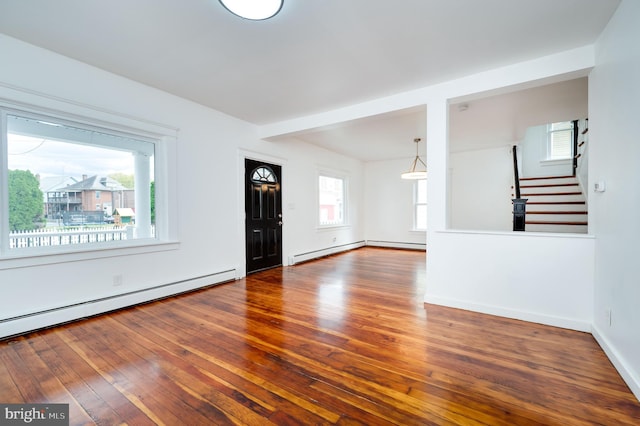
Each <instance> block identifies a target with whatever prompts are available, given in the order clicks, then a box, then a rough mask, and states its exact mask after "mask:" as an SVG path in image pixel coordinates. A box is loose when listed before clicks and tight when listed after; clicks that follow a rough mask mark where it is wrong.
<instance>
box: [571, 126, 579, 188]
mask: <svg viewBox="0 0 640 426" xmlns="http://www.w3.org/2000/svg"><path fill="white" fill-rule="evenodd" d="M572 149H573V151H572V155H573V168H572V169H573V175H574V176H575V175H576V171H577V170H578V120H573V148H572Z"/></svg>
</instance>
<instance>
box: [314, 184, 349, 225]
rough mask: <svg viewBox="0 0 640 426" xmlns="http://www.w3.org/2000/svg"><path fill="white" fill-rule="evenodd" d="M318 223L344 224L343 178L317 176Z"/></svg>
mask: <svg viewBox="0 0 640 426" xmlns="http://www.w3.org/2000/svg"><path fill="white" fill-rule="evenodd" d="M319 205H320V211H319V214H320V225H342V224H344V179H340V178H334V177H329V176H320V178H319Z"/></svg>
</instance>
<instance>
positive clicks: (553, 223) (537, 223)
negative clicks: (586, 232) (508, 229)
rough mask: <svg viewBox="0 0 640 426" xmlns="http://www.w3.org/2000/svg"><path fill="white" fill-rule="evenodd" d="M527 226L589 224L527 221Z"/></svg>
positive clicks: (582, 223) (584, 223) (581, 223)
mask: <svg viewBox="0 0 640 426" xmlns="http://www.w3.org/2000/svg"><path fill="white" fill-rule="evenodd" d="M525 223H526V224H527V225H576V226H579V225H588V224H589V222H570V221H567V222H560V221H548V222H545V221H544V220H527V221H526V222H525Z"/></svg>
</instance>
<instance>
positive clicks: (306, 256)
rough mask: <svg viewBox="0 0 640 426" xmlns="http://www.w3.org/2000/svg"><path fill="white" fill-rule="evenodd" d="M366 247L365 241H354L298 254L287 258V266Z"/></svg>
mask: <svg viewBox="0 0 640 426" xmlns="http://www.w3.org/2000/svg"><path fill="white" fill-rule="evenodd" d="M365 245H366V242H365V241H356V242H353V243H348V244H340V245H336V246H331V247H327V248H324V249H319V250H313V251H310V252H307V253H300V254H296V255H293V256H289V265H290V266H293V265H295V264H297V263H302V262H307V261H309V260H313V259H319V258H321V257H325V256H330V255H332V254H336V253H341V252H343V251H349V250H354V249H357V248H360V247H364V246H365Z"/></svg>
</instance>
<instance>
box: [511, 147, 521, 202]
mask: <svg viewBox="0 0 640 426" xmlns="http://www.w3.org/2000/svg"><path fill="white" fill-rule="evenodd" d="M517 147H518V146H517V145H513V149H512V151H513V177H514V179H515V189H516V198H520V176H519V174H518V156H517V152H516V149H517Z"/></svg>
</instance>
